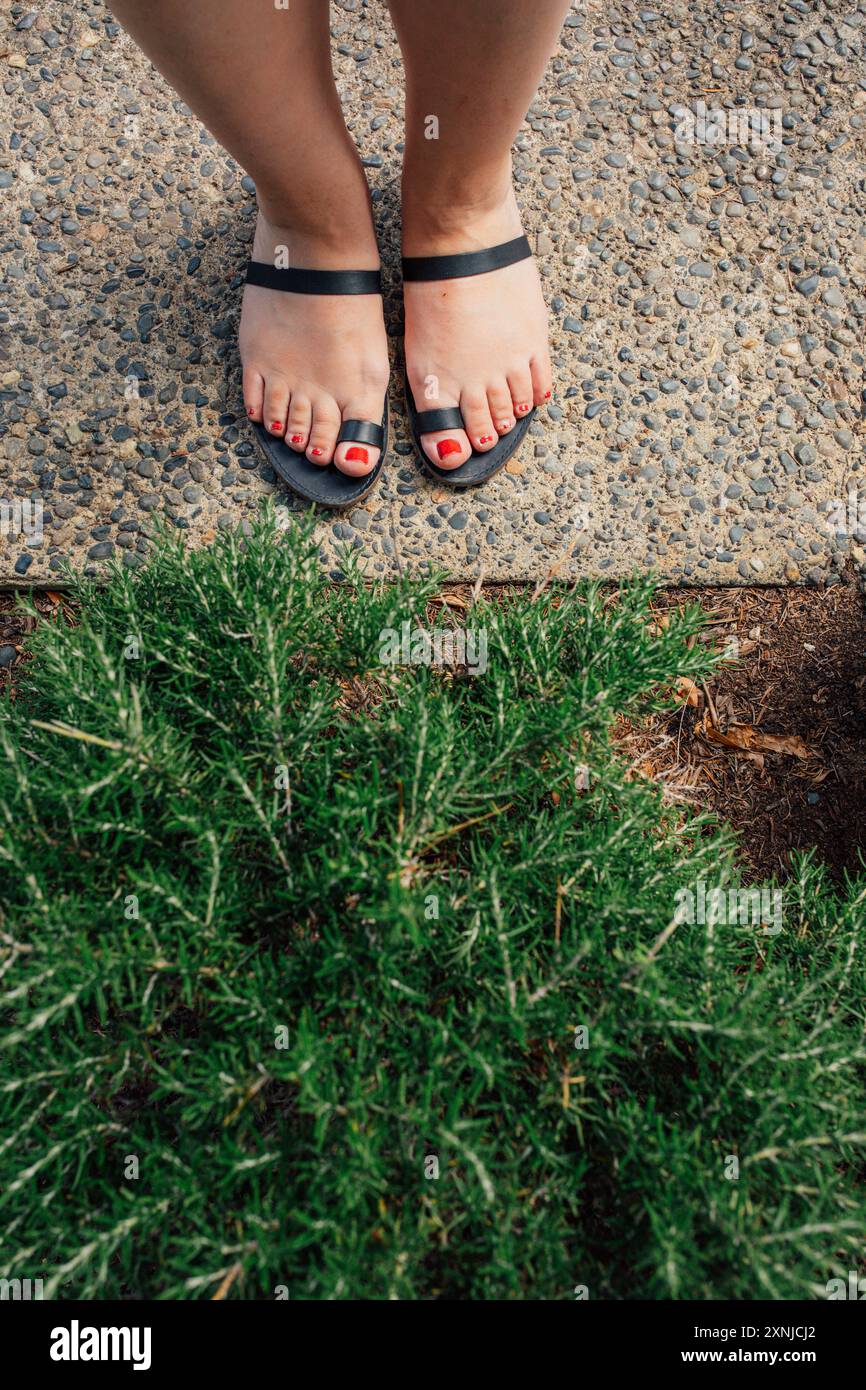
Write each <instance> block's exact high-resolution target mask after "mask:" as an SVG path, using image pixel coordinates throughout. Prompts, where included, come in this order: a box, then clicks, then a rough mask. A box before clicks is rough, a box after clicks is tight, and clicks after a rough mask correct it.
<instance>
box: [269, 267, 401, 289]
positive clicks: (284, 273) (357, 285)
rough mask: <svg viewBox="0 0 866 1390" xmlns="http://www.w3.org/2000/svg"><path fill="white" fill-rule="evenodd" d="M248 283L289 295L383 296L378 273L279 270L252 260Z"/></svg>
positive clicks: (372, 271)
mask: <svg viewBox="0 0 866 1390" xmlns="http://www.w3.org/2000/svg"><path fill="white" fill-rule="evenodd" d="M247 284H248V285H261V287H262V289H266V290H284V291H285V292H286V293H288V294H381V293H382V273H381V271H378V270H303V269H302V268H301V267H300V266H298V267H297V268H295V269H291V270H280V269H278V268H277V266H275V265H270V264H269V263H268V262H267V261H250V263H249V265H248V266H247Z"/></svg>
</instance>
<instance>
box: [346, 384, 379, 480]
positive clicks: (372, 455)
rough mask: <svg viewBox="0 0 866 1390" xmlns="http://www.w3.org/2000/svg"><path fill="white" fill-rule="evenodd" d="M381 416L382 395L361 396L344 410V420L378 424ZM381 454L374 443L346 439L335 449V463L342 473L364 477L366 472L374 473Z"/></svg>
mask: <svg viewBox="0 0 866 1390" xmlns="http://www.w3.org/2000/svg"><path fill="white" fill-rule="evenodd" d="M381 418H382V397H381V395H380V396H379V398H378V400H377V399H376V398H375V397H373V396H369V397H366V398H364V397H359V398H358V399H357V400H355V401H350V402H349V404H348V405H347V406H346V407H345V409H344V410H343V419H344V420H369V421H370V423H371V424H375V425H378V424H379V421H380V420H381ZM379 454H380V450H379V449H375V448H374V447H373V445H372V444H358V443H356V442H355V441H354V440H351V439H344V440H343V442H342V443H341V444H338V445H337V447H336V449H335V450H334V463H335V464H336V465H337V467H338V468H339V470H340V472H341V473H347V474H348V475H349V477H350V478H363V477H364V476H365V474H367V473H372V471H373V469H374V468H375V467H376V464H377V463H378V462H379Z"/></svg>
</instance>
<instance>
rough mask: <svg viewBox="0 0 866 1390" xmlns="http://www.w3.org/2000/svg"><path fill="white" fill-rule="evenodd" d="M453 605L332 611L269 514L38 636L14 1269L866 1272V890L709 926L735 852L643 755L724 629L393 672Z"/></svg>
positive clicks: (520, 648) (482, 607) (232, 1277)
mask: <svg viewBox="0 0 866 1390" xmlns="http://www.w3.org/2000/svg"><path fill="white" fill-rule="evenodd" d="M435 591H436V585H435V583H434V581H433V580H430V581H417V580H414V581H410V580H406V581H405V582H402V583H399V584H396V585H391V586H381V587H367V586H365V584H364V583H363V582H362V581H361V579H360V578H359V577H358V576H357V575H356V574H355V573H354V572H353V570H352V567H351V565H348V573H347V575H346V577H345V581H344V582H343V583H341V584H337V585H335V584H333V583H330V582H329V581H328V580H327V577H326V576H323V575H322V573H321V571H320V568H319V565H318V561H317V557H316V555H315V552H314V549H313V547H312V544H311V541H310V537H309V532H308V531H302V532H292V533H288V532H280V531H278V530H275V529H274V527H273V525H272V522H271V520H270V519H269V518H265V519H264V520H263V522H262V524H261V525H260V526H258V527H257V528H256V529H255V532H254V534H253V535H252V536H251V537H250V538H249V539H247V540H246V541H244V540H243V539H241V538H239V537H236V536H232V535H229V536H222V537H221V538H220V539H219V541H218V542H217V543H216V545H215V546H214V547H213V548H212V549H210V550H208V551H203V552H199V553H191V552H189V551H186V550H184V549H183V547H182V546H181V544H180V543H179V542H172V541H171V540H168V539H167V540H164V541H163V542H162V543H161V544H160V546H159V547H158V548H157V549H156V551H155V553H154V555H153V557H152V558H151V560H150V561H149V563H148V564H147V566H146V567H145V568H143V569H142V570H141V571H138V572H136V573H129V572H126V571H123V570H121V569H118V570H117V571H116V572H115V573H114V574H113V575H112V577H111V579H110V581H109V582H108V584H107V585H106V586H105V587H102V588H98V589H97V588H94V587H92V586H88V585H87V584H84V583H82V584H80V585H79V591H78V595H77V597H78V600H79V602H80V611H81V621H80V624H79V625H78V626H75V627H70V626H68V625H66V624H65V623H63V622H62V621H58V622H56V623H48V622H42V623H41V624H40V625H39V627H38V630H37V631H36V633H35V635H34V637H33V639H32V651H33V659H32V661H31V663H30V664H29V666H28V673H27V677H26V682H25V684H24V687H23V688H22V690H21V691H20V692H19V697H18V699H17V700H15V701H14V702H6V704H5V706H4V707H3V708H2V712H0V747H2V758H0V902H2V908H0V1010H2V1018H3V1024H2V1036H0V1044H2V1046H0V1135H2V1138H0V1228H2V1231H3V1234H2V1237H0V1275H2V1276H5V1277H16V1276H17V1277H22V1278H23V1277H26V1276H32V1277H37V1276H39V1275H42V1276H43V1277H44V1278H45V1280H46V1296H53V1297H67V1298H103V1297H124V1296H144V1297H151V1298H153V1297H165V1298H194V1297H212V1296H213V1295H214V1294H215V1293H216V1292H217V1290H218V1289H219V1288H220V1286H221V1285H223V1288H224V1291H225V1292H226V1294H227V1296H228V1297H244V1298H272V1297H274V1290H275V1288H277V1287H278V1286H285V1287H286V1288H287V1289H288V1292H289V1296H290V1297H292V1298H302V1299H303V1298H353V1297H355V1298H357V1297H362V1298H376V1299H378V1298H389V1297H398V1298H408V1299H418V1298H473V1299H492V1298H552V1299H570V1298H573V1297H574V1292H573V1291H574V1288H575V1286H577V1285H585V1286H587V1288H588V1290H589V1295H590V1297H592V1298H620V1299H629V1298H650V1299H666V1298H686V1297H691V1298H737V1299H751V1298H761V1297H767V1296H770V1297H778V1298H791V1297H799V1296H820V1295H821V1293H822V1291H823V1288H824V1285H825V1282H826V1280H827V1279H828V1278H830V1277H831V1276H834V1275H843V1276H844V1274H845V1273H846V1272H847V1270H848V1269H849V1268H851V1267H854V1265H855V1263H856V1257H857V1252H858V1250H860V1249H862V1231H863V1225H864V1215H866V1213H864V1201H863V1186H862V1169H861V1165H862V1157H863V1145H864V1140H866V1133H864V1131H866V1122H864V1116H863V1081H864V1071H863V1062H864V1056H866V1053H864V1041H863V1002H862V1001H863V999H864V997H866V978H864V963H863V953H862V951H858V950H857V946H858V940H859V935H860V932H861V931H862V924H863V900H864V896H866V887H864V885H862V884H861V885H860V886H859V888H858V886H857V885H852V886H851V887H850V891H847V892H846V893H845V894H843V895H842V897H841V898H837V897H835V896H834V895H833V893H832V892H831V891H830V889H829V887H828V886H827V884H826V883H825V882H824V880H823V878H822V875H821V873H820V872H819V870H818V869H817V868H816V867H815V865H814V864H813V863H811V862H810V861H809V860H808V859H805V860H801V861H800V862H799V863H798V864H797V866H796V870H795V873H794V875H793V877H792V879H791V881H790V883H789V884H787V885H786V889H785V893H786V902H785V919H784V929H783V931H782V932H781V933H780V934H779V935H778V936H776V937H768V936H764V935H762V934H761V932H760V929H759V928H757V927H756V926H754V925H751V924H744V925H731V926H723V925H718V924H717V925H716V926H714V927H708V926H706V925H700V924H695V925H688V924H687V923H684V922H681V923H680V924H679V925H676V926H674V912H675V894H676V891H677V889H678V888H681V887H683V886H686V885H694V884H695V883H696V882H697V881H698V880H699V879H703V880H704V881H705V882H706V883H707V884H708V885H714V884H719V883H724V884H729V885H735V884H736V882H737V877H736V873H737V871H736V866H735V860H734V855H733V845H732V841H731V839H730V837H729V836H728V835H727V834H726V832H724V831H722V830H719V829H718V828H717V827H714V826H713V825H712V824H710V822H709V821H708V820H707V819H706V818H700V817H698V818H695V817H693V816H690V817H687V816H686V815H685V814H684V813H683V812H682V810H681V809H678V808H671V807H666V806H664V805H663V804H662V802H661V799H660V796H659V794H658V792H657V791H656V789H655V788H654V787H653V786H651V785H648V784H646V783H645V782H643V781H642V780H640V779H632V778H630V777H629V775H628V770H627V768H626V767H625V766H624V765H623V764H622V761H621V759H620V758H618V757H617V755H616V753H615V750H614V749H612V747H611V743H610V738H609V729H610V727H611V724H612V722H613V721H614V719H615V718H616V716H617V715H618V714H627V715H635V714H637V713H639V712H640V710H641V709H643V708H646V707H647V705H648V704H649V703H650V702H652V701H653V700H655V699H657V698H658V697H657V696H656V695H655V694H654V693H653V692H655V691H657V690H658V689H660V688H661V687H664V686H665V685H668V686H669V685H670V683H671V681H672V680H673V679H675V678H676V677H677V676H679V675H690V676H692V677H693V678H696V679H700V678H701V677H702V676H705V675H706V673H707V671H708V670H709V668H710V664H711V661H712V657H711V655H710V654H708V649H707V648H706V647H705V646H704V645H703V644H702V643H697V644H695V645H694V646H693V649H692V650H689V649H688V647H687V642H688V638H689V637H690V635H692V634H693V633H695V632H696V631H697V630H698V627H699V623H700V619H699V615H698V614H697V613H696V612H695V611H692V610H687V611H685V612H683V613H681V614H678V615H675V616H673V617H672V619H671V622H670V625H669V627H667V628H666V629H665V630H664V631H663V632H656V631H654V630H653V629H652V628H651V626H650V622H649V605H650V600H651V597H652V589H651V587H650V586H649V585H648V584H646V583H644V582H640V583H637V582H636V583H634V584H631V585H626V586H623V588H622V590H621V591H620V593H619V595H618V598H617V600H616V602H612V601H611V600H610V598H609V596H607V595H606V594H605V593H604V591H603V590H601V589H600V588H599V587H588V588H584V589H582V590H581V591H580V592H578V593H574V592H568V591H566V590H565V589H564V588H561V587H559V588H557V587H555V586H553V587H551V589H549V590H547V591H545V592H544V593H543V594H542V595H541V596H540V597H539V598H537V599H536V600H535V601H534V602H533V601H532V599H531V597H530V596H529V595H527V596H516V597H509V598H507V599H502V600H495V599H494V600H489V601H485V600H484V599H482V600H481V601H480V602H479V603H478V604H477V605H476V606H475V607H474V608H473V609H472V611H471V613H470V614H469V615H468V617H467V619H466V622H467V625H468V626H470V627H472V628H475V629H484V630H485V632H486V637H487V645H488V663H489V664H488V669H487V671H486V672H485V673H484V674H478V675H475V676H471V677H470V676H468V675H466V674H465V673H461V672H459V671H456V672H455V671H447V670H446V671H443V670H442V669H428V668H427V667H425V666H409V667H394V666H385V665H383V664H382V663H381V661H380V660H379V650H380V634H381V632H382V631H383V629H386V628H389V627H390V628H395V629H399V628H400V624H401V623H402V622H403V621H405V620H408V621H410V622H411V623H413V624H420V623H424V622H425V621H426V619H425V613H426V611H427V605H428V602H429V600H430V598H431V596H432V595H433V594H434V592H435ZM446 620H447V619H443V618H442V617H441V616H440V617H439V618H438V619H437V621H439V622H443V621H446ZM578 764H586V765H588V767H589V769H590V778H589V787H588V789H586V790H581V789H580V787H579V785H578V786H576V785H575V777H574V769H575V766H576V765H578ZM581 1027H583V1028H586V1029H588V1039H587V1041H588V1046H586V1047H585V1048H581V1049H578V1048H577V1047H576V1034H575V1030H576V1029H578V1028H581ZM281 1030H284V1031H281ZM578 1036H579V1035H578ZM282 1043H285V1045H284V1046H282V1045H281V1044H282ZM729 1155H737V1156H738V1158H739V1164H740V1172H739V1177H738V1178H736V1179H731V1178H729V1177H726V1163H727V1159H728V1156H729ZM427 1156H435V1157H436V1158H437V1159H438V1164H439V1176H438V1178H436V1177H428V1176H425V1158H426V1157H427ZM132 1159H136V1160H137V1169H138V1177H137V1178H136V1177H133V1176H128V1174H130V1173H131V1172H133V1171H134V1170H135V1164H134V1163H133V1162H132ZM432 1166H433V1165H432V1164H430V1163H428V1164H427V1169H428V1171H430V1170H431V1168H432Z"/></svg>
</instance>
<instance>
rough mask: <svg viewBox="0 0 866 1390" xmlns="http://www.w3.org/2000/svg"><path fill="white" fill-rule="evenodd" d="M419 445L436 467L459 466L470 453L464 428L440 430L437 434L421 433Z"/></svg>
mask: <svg viewBox="0 0 866 1390" xmlns="http://www.w3.org/2000/svg"><path fill="white" fill-rule="evenodd" d="M421 447H422V449H423V450H424V453H425V454H426V455H427V457H428V459H429V460H430V462H431V463H433V464H435V465H436V467H437V468H445V469H450V468H459V467H460V465H461V464H462V463H465V462H466V460H467V459H468V458H469V456H470V454H471V453H472V446H471V444H470V443H469V436H468V435H467V433H466V431H465V430H444V431H443V430H440V431H439V432H438V433H437V434H422V436H421Z"/></svg>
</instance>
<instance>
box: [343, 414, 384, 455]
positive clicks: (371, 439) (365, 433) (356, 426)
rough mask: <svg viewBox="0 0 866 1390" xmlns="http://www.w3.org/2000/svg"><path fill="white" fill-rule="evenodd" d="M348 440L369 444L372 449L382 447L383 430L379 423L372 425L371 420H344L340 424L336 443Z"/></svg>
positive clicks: (347, 441) (354, 442)
mask: <svg viewBox="0 0 866 1390" xmlns="http://www.w3.org/2000/svg"><path fill="white" fill-rule="evenodd" d="M349 442H351V443H353V444H369V445H370V447H371V448H372V449H382V448H383V446H384V443H385V431H384V430H383V428H382V426H381V425H374V424H373V422H372V421H371V420H344V421H343V423H342V425H341V426H340V433H339V435H338V436H337V443H338V444H345V443H349Z"/></svg>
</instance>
